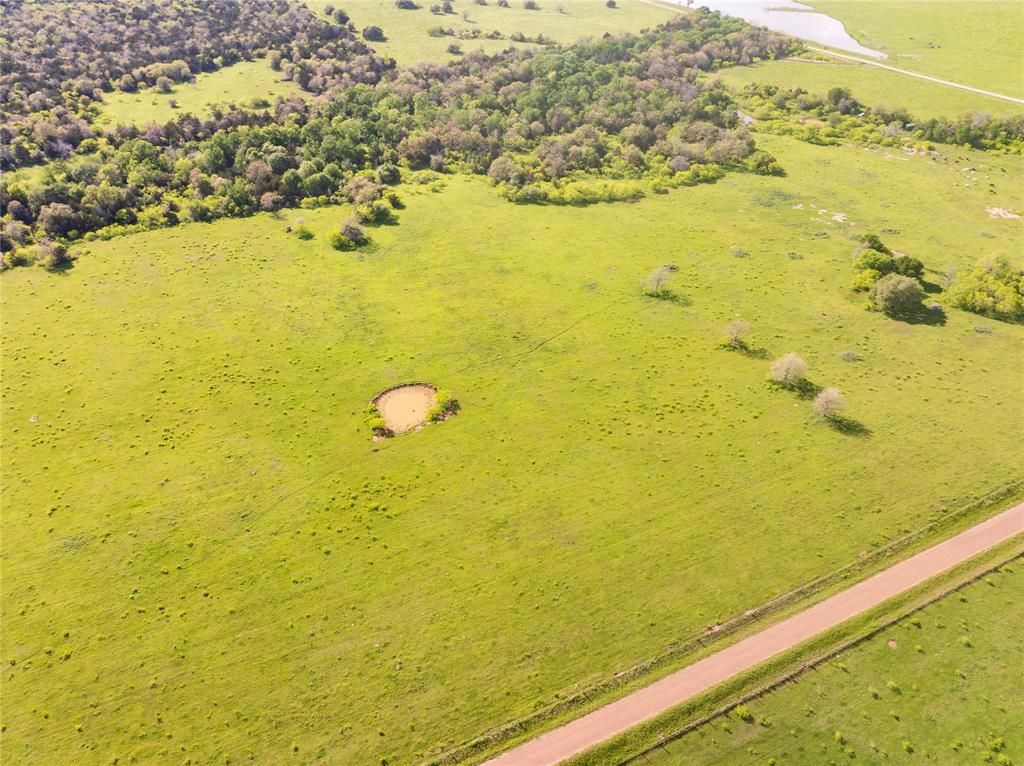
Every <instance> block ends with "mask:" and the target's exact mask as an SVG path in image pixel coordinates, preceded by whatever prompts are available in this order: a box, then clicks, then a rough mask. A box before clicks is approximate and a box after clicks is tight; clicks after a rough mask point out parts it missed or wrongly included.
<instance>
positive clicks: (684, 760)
mask: <svg viewBox="0 0 1024 766" xmlns="http://www.w3.org/2000/svg"><path fill="white" fill-rule="evenodd" d="M1021 564H1022V561H1021V559H1017V560H1016V561H1015V562H1013V563H1012V564H1008V565H1006V566H1004V567H1003V568H1002V569H1000V570H998V571H996V572H993V573H991V574H989V575H987V576H985V577H984V578H982V579H981V580H979V581H977V582H974V583H972V584H970V585H968V586H966V587H964V588H962V589H961V590H959V591H957V592H954V593H953V594H951V595H949V596H947V597H946V598H944V599H942V600H941V601H938V602H936V603H934V604H932V605H930V606H928V607H926V608H925V609H923V610H921V611H919V612H916V613H914V614H913V615H910V616H909V617H907V618H905V619H903V620H901V621H900V622H898V623H897V624H895V625H893V626H892V627H890V628H887V629H885V630H883V631H882V632H881V633H879V634H878V635H876V636H874V637H872V638H871V639H869V640H868V641H866V642H865V643H863V644H861V645H859V646H857V647H854V648H852V649H850V650H847V651H845V652H843V653H842V654H840V655H839V656H837V657H836V658H834V659H832V660H830V661H828V662H826V663H824V664H822V665H820V666H818V667H816V668H815V669H814V670H813V671H811V672H809V673H806V674H804V675H803V676H801V677H800V678H799V679H798V680H797V681H796V682H795V683H793V684H791V685H786V686H782V687H780V688H778V689H776V690H774V691H773V693H771V694H766V695H764V696H763V697H760V698H758V699H756V700H754V701H752V702H748V703H747V704H745V705H741V706H739V707H738V708H736V709H734V710H733V711H732V712H731V713H730V714H729V715H727V716H723V717H720V718H717V719H715V720H714V721H712V722H711V723H709V724H707V725H705V726H703V727H702V728H700V729H697V730H696V731H694V732H692V733H691V734H688V735H686V736H685V737H683V738H682V739H679V740H675V741H672V742H669V743H667V744H666V745H664V746H663V747H661V748H659V749H657V750H655V751H653V752H652V753H650V754H649V755H648V756H647V761H648V762H650V763H655V764H661V765H664V766H670V765H675V764H679V765H680V766H681V765H682V764H694V763H700V764H708V766H711V765H712V764H729V765H730V766H733V765H734V764H770V763H777V764H783V763H785V764H808V766H809V765H810V764H820V763H829V762H833V761H835V762H837V763H838V762H843V761H849V760H856V761H860V762H868V763H880V762H885V763H920V762H922V761H927V762H933V763H1017V762H1018V761H1019V760H1020V759H1021V758H1022V757H1024V737H1022V736H1021V732H1022V731H1024V709H1022V708H1021V706H1020V704H1018V703H1019V698H1020V693H1019V692H1020V688H1021V686H1022V685H1024V647H1022V646H1021V643H1020V641H1019V640H1018V639H1017V636H1018V633H1019V628H1020V624H1019V623H1020V619H1019V617H1020V609H1019V605H1020V603H1021V601H1022V600H1024V572H1022V570H1021Z"/></svg>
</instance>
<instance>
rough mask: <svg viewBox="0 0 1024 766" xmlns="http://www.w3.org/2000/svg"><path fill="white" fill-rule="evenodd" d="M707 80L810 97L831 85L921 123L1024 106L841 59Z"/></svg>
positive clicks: (781, 64)
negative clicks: (805, 93) (790, 90)
mask: <svg viewBox="0 0 1024 766" xmlns="http://www.w3.org/2000/svg"><path fill="white" fill-rule="evenodd" d="M710 76H712V77H720V78H721V79H722V81H723V82H725V83H726V84H727V85H731V86H733V87H737V88H739V87H742V86H744V85H746V84H748V83H752V82H756V83H765V84H768V85H776V86H778V87H780V88H796V87H800V88H803V89H804V90H806V91H808V92H810V93H828V91H829V90H830V89H832V88H835V87H841V88H848V89H849V90H850V92H851V93H853V95H854V96H855V97H856V98H857V100H859V101H860V102H861V103H863V104H864V105H865V106H869V107H873V106H879V105H883V106H889V107H894V106H903V107H906V108H907V110H908V111H909V112H910V114H912V115H913V116H914V117H915V118H917V119H919V120H925V119H929V118H931V117H955V116H957V115H960V114H964V113H966V112H988V113H989V114H994V115H1006V116H1010V115H1015V114H1024V104H1014V103H1012V102H1010V101H1003V100H1002V99H997V98H992V97H990V96H982V95H980V94H977V93H970V92H969V91H965V90H959V89H957V88H950V87H947V86H944V85H939V84H937V83H932V82H928V81H927V80H918V79H917V78H914V77H908V76H907V75H903V74H899V73H897V72H889V71H886V70H885V69H879V68H878V67H874V66H870V65H868V64H855V63H853V62H852V61H843V60H842V59H831V58H830V59H824V58H804V57H800V58H790V59H779V60H777V61H765V62H762V63H759V64H754V65H753V66H737V67H729V68H727V69H721V70H719V71H717V72H714V73H713V74H712V75H710Z"/></svg>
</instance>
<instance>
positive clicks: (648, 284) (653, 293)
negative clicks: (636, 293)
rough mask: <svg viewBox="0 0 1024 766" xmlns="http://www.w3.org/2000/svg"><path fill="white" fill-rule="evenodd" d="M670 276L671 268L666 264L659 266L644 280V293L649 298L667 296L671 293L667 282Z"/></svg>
mask: <svg viewBox="0 0 1024 766" xmlns="http://www.w3.org/2000/svg"><path fill="white" fill-rule="evenodd" d="M671 278H672V270H671V269H670V268H669V267H668V266H659V267H658V268H656V269H655V270H654V271H652V272H651V273H650V274H649V275H648V277H647V279H645V280H644V295H648V296H650V297H651V298H667V297H669V296H670V295H671V294H672V291H671V290H669V284H668V283H669V280H670V279H671Z"/></svg>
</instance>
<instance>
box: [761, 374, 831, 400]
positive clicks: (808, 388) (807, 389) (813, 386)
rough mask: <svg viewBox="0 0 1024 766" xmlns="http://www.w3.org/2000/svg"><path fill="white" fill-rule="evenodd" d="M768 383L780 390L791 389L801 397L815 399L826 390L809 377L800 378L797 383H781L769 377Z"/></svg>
mask: <svg viewBox="0 0 1024 766" xmlns="http://www.w3.org/2000/svg"><path fill="white" fill-rule="evenodd" d="M768 385H769V386H771V387H772V388H774V389H777V390H779V391H790V392H792V393H794V394H796V395H797V397H799V398H800V399H813V398H814V397H816V396H817V395H818V394H820V393H821V392H822V391H823V390H824V389H822V387H821V386H819V385H818V384H817V383H812V382H811V381H809V380H807V378H803V379H801V380H798V381H797V382H796V383H779V382H778V381H775V380H771V379H769V381H768Z"/></svg>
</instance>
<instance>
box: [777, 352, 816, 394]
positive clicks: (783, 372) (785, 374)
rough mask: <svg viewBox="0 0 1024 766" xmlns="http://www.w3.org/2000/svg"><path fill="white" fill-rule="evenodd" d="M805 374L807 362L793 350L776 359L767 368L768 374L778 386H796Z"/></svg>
mask: <svg viewBox="0 0 1024 766" xmlns="http://www.w3.org/2000/svg"><path fill="white" fill-rule="evenodd" d="M806 375H807V363H806V362H804V360H803V359H801V358H800V355H799V354H796V353H794V352H790V353H788V354H786V355H785V356H783V357H780V358H779V359H776V360H775V361H774V362H772V365H771V367H770V368H769V369H768V376H769V377H770V378H771V379H772V381H773V382H775V383H778V384H779V385H780V386H796V385H798V384H799V383H800V382H801V381H802V380H803V379H804V376H806Z"/></svg>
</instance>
